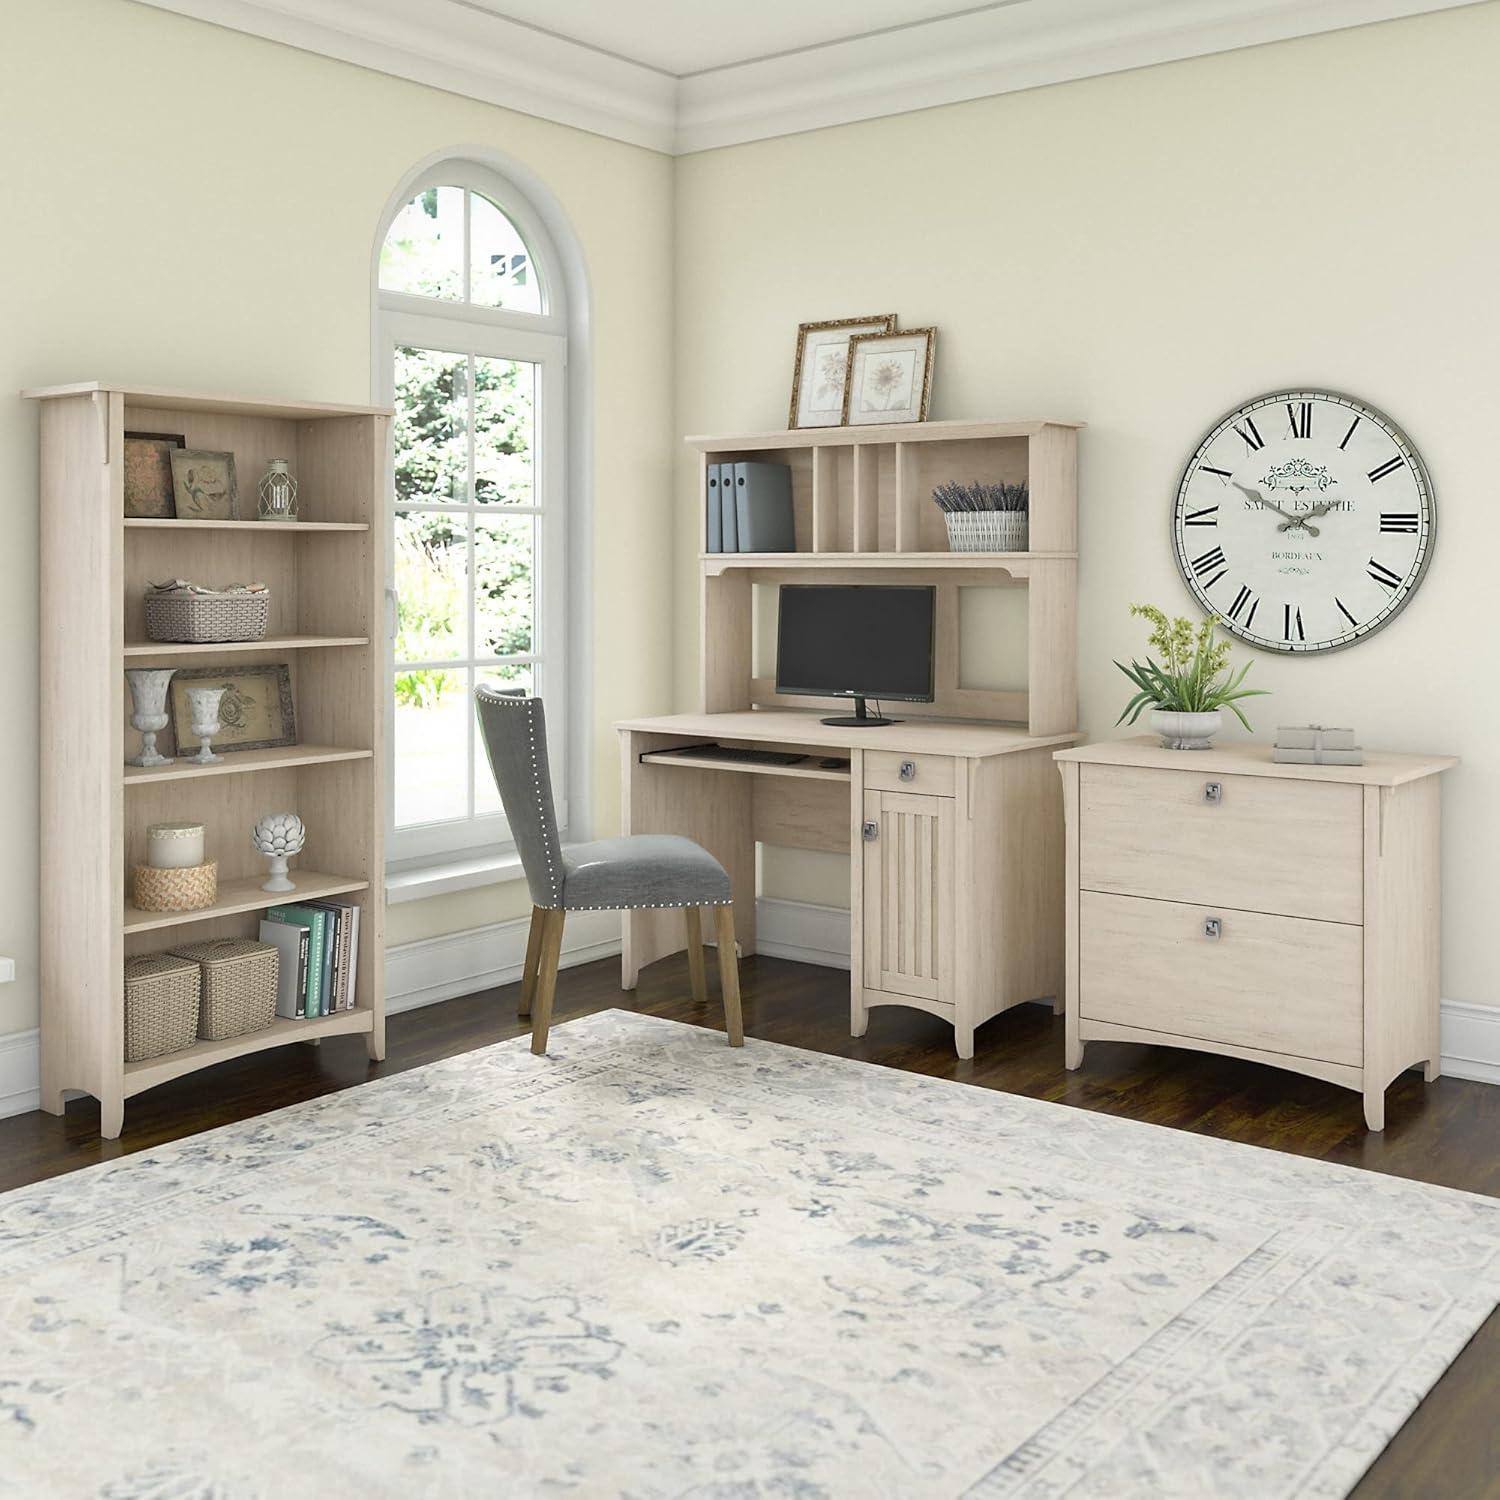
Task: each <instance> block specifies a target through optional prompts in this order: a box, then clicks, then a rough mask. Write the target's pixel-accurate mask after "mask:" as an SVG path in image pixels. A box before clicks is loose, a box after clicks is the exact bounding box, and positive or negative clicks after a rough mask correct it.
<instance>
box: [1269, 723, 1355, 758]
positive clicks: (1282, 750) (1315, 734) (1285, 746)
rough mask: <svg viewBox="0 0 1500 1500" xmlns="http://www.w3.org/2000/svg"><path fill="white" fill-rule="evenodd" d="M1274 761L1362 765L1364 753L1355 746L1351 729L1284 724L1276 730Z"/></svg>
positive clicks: (1318, 725) (1319, 725) (1272, 753)
mask: <svg viewBox="0 0 1500 1500" xmlns="http://www.w3.org/2000/svg"><path fill="white" fill-rule="evenodd" d="M1271 759H1272V760H1274V761H1279V762H1280V763H1281V764H1282V765H1288V766H1362V765H1363V764H1364V761H1365V753H1364V751H1363V750H1361V749H1360V747H1359V746H1358V745H1356V744H1355V743H1354V731H1353V730H1352V729H1327V728H1325V727H1324V726H1323V725H1321V724H1299V725H1296V726H1294V727H1289V726H1286V725H1283V726H1282V727H1281V728H1280V729H1278V730H1277V731H1276V745H1275V748H1274V749H1273V750H1272V751H1271Z"/></svg>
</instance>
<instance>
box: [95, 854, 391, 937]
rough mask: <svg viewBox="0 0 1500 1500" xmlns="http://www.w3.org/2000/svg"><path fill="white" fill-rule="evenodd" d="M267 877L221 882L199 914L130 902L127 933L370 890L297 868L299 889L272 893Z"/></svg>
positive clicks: (365, 884)
mask: <svg viewBox="0 0 1500 1500" xmlns="http://www.w3.org/2000/svg"><path fill="white" fill-rule="evenodd" d="M265 878H266V877H265V873H264V871H262V872H261V874H260V875H258V876H250V877H248V878H246V879H244V880H225V881H220V882H219V899H218V900H217V901H215V902H214V904H213V905H212V906H202V907H199V908H198V910H197V911H141V910H140V909H139V908H138V907H134V906H132V905H131V904H130V903H129V902H128V901H127V902H126V903H125V920H124V931H125V933H126V935H127V936H129V935H130V934H132V933H136V932H155V931H157V929H158V928H162V927H183V926H186V925H187V924H188V923H190V922H213V921H216V920H217V919H218V918H220V917H232V916H235V915H237V914H238V913H240V912H246V911H265V910H266V909H267V908H269V907H272V906H282V905H284V904H285V903H287V902H289V901H321V900H322V899H323V897H324V896H343V895H347V894H348V893H349V892H351V891H363V890H368V889H369V884H370V883H369V881H367V880H349V879H347V878H345V877H344V876H342V875H324V874H322V873H321V872H320V871H318V870H299V869H294V870H293V871H292V879H293V880H294V881H296V883H297V889H296V890H295V891H281V892H272V891H263V890H261V883H262V882H263V881H264V880H265ZM361 942H363V937H361Z"/></svg>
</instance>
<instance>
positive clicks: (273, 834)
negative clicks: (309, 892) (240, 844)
mask: <svg viewBox="0 0 1500 1500" xmlns="http://www.w3.org/2000/svg"><path fill="white" fill-rule="evenodd" d="M250 841H251V842H252V843H253V844H254V845H255V847H256V848H257V849H258V850H260V852H261V853H262V854H264V855H266V856H267V857H268V858H269V859H270V861H271V878H270V879H269V880H267V881H266V882H265V884H264V885H262V886H261V890H263V891H294V890H296V889H297V887H296V886H295V885H294V884H293V883H292V881H291V879H290V877H289V876H288V875H287V872H286V862H287V860H289V859H290V858H291V857H292V856H293V855H294V854H300V853H301V852H302V845H303V844H304V843H305V842H306V841H307V830H306V829H305V828H304V827H303V826H302V819H301V818H299V817H298V816H297V814H296V813H290V812H279V813H267V814H266V815H265V816H264V817H263V818H260V819H257V821H256V824H255V828H254V830H253V831H252V832H251V835H250Z"/></svg>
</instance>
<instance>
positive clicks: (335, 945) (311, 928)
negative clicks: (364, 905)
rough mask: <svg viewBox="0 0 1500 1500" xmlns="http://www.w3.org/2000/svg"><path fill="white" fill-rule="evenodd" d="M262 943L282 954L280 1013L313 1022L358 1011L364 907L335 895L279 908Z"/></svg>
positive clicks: (269, 916) (270, 915) (267, 920)
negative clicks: (357, 981)
mask: <svg viewBox="0 0 1500 1500" xmlns="http://www.w3.org/2000/svg"><path fill="white" fill-rule="evenodd" d="M260 940H261V942H263V943H274V944H275V945H276V947H277V948H278V949H280V950H281V964H280V967H279V969H278V971H277V977H276V1014H277V1015H278V1016H281V1017H283V1018H284V1019H285V1020H288V1021H310V1020H313V1019H315V1018H316V1017H318V1016H331V1015H333V1014H334V1013H335V1012H336V1011H341V1010H353V1009H354V998H355V997H354V976H355V975H356V974H357V973H358V971H359V903H358V902H357V901H341V900H339V899H338V898H337V897H330V898H329V899H328V900H327V901H304V902H300V903H298V904H297V905H292V906H273V907H272V908H271V909H270V910H269V911H268V912H267V913H266V914H265V917H264V919H263V920H262V922H261V924H260Z"/></svg>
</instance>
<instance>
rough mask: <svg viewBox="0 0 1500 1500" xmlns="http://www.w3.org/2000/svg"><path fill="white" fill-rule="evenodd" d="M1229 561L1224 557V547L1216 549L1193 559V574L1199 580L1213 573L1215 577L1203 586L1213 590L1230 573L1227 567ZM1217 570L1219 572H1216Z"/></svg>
mask: <svg viewBox="0 0 1500 1500" xmlns="http://www.w3.org/2000/svg"><path fill="white" fill-rule="evenodd" d="M1227 561H1228V559H1227V558H1226V557H1225V556H1224V549H1223V548H1222V547H1215V548H1213V549H1212V551H1209V552H1205V553H1204V554H1203V556H1202V557H1195V558H1194V559H1193V561H1192V569H1193V573H1194V575H1195V576H1196V577H1198V578H1203V577H1204V575H1205V574H1208V573H1213V575H1214V576H1213V577H1212V578H1210V579H1208V580H1207V582H1205V583H1204V585H1203V587H1204V588H1206V589H1211V588H1212V587H1213V586H1214V585H1215V584H1216V583H1217V582H1218V581H1219V580H1220V579H1221V578H1222V577H1223V576H1224V574H1225V573H1226V572H1228V569H1227V568H1226V567H1225V563H1226V562H1227ZM1215 569H1217V570H1218V571H1217V572H1215V571H1214V570H1215Z"/></svg>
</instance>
